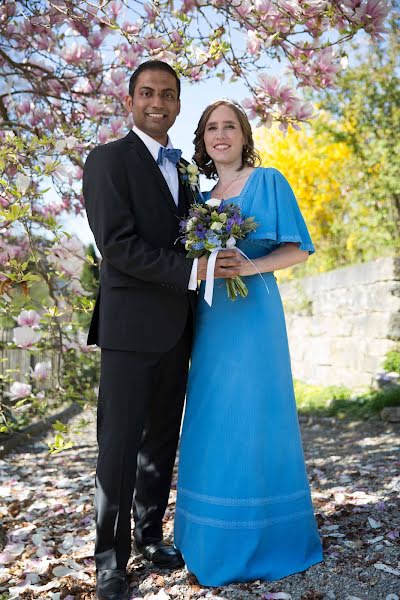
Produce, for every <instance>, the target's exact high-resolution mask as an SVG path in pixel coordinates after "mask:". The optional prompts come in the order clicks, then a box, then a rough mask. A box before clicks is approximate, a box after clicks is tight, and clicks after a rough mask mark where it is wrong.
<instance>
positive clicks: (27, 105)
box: [16, 100, 33, 115]
mask: <svg viewBox="0 0 400 600" xmlns="http://www.w3.org/2000/svg"><path fill="white" fill-rule="evenodd" d="M32 108H33V103H31V102H30V101H29V100H24V101H23V102H20V103H19V104H17V106H16V111H17V113H18V114H20V115H24V114H29V113H30V111H31V110H32Z"/></svg>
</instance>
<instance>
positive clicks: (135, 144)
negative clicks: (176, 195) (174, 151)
mask: <svg viewBox="0 0 400 600" xmlns="http://www.w3.org/2000/svg"><path fill="white" fill-rule="evenodd" d="M126 140H127V141H128V142H129V144H130V147H131V148H132V150H134V151H135V153H136V155H137V156H138V157H139V158H140V160H141V161H142V163H143V169H145V170H147V171H149V177H150V181H155V182H156V183H157V185H158V186H159V188H160V191H161V192H162V195H163V196H164V198H165V199H166V201H167V202H168V206H169V207H170V208H171V210H172V211H173V212H174V213H175V214H178V208H177V206H176V204H175V201H174V199H173V197H172V194H171V191H170V189H169V187H168V184H167V182H166V181H165V178H164V175H163V174H162V173H161V171H160V168H159V166H158V165H157V163H156V161H155V160H154V158H153V157H152V155H151V153H150V152H149V150H148V149H147V146H146V144H144V143H143V142H142V140H141V139H140V137H139V136H137V135H136V134H135V133H134V132H133V131H130V132H129V133H128V135H127V136H126Z"/></svg>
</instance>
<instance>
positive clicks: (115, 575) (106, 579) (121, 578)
mask: <svg viewBox="0 0 400 600" xmlns="http://www.w3.org/2000/svg"><path fill="white" fill-rule="evenodd" d="M130 596H131V593H130V590H129V586H128V578H127V575H126V572H125V571H123V570H122V569H104V570H101V571H97V582H96V598H97V600H129V598H130Z"/></svg>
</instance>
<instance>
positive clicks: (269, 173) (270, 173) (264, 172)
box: [257, 167, 286, 179]
mask: <svg viewBox="0 0 400 600" xmlns="http://www.w3.org/2000/svg"><path fill="white" fill-rule="evenodd" d="M257 171H258V172H259V175H260V176H262V177H263V178H265V179H274V178H275V179H286V177H285V176H284V175H283V173H281V172H280V171H279V170H278V169H275V167H258V169H257Z"/></svg>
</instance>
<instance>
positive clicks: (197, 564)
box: [175, 100, 322, 586]
mask: <svg viewBox="0 0 400 600" xmlns="http://www.w3.org/2000/svg"><path fill="white" fill-rule="evenodd" d="M195 149H196V152H195V157H194V158H195V162H196V163H197V165H198V166H199V168H200V170H201V171H202V172H203V173H205V174H206V175H207V176H208V177H215V178H218V181H217V184H216V186H215V188H214V190H213V191H212V197H213V198H219V199H225V200H227V199H229V200H231V201H233V202H235V203H237V204H238V205H239V206H240V208H241V210H242V213H243V214H244V216H246V217H250V216H252V217H254V218H255V221H256V222H257V223H258V224H259V227H258V228H257V230H256V231H255V232H253V233H251V234H250V235H249V236H248V237H247V238H246V240H244V241H242V242H240V243H239V244H238V246H239V247H240V249H241V250H242V251H243V252H244V253H245V254H246V255H247V256H248V257H249V258H251V262H249V261H248V260H246V259H245V258H244V257H242V258H241V261H242V263H241V275H242V276H244V277H245V283H246V285H247V287H248V290H249V294H248V296H247V297H246V298H240V297H239V298H238V299H237V300H236V301H235V302H232V301H231V300H229V299H228V297H227V293H226V288H225V282H224V281H223V280H216V282H215V287H214V297H213V302H212V306H211V307H210V306H209V305H208V304H207V303H206V302H205V301H204V299H203V295H204V289H203V286H204V284H202V287H201V288H200V297H199V304H198V309H197V314H196V319H195V337H194V347H193V353H192V362H191V370H190V374H189V383H188V394H187V403H186V411H185V418H184V423H183V429H182V436H181V442H180V461H179V473H178V488H177V503H176V516H175V545H176V546H177V547H178V548H179V550H180V551H181V552H182V555H183V557H184V560H185V562H186V565H187V568H188V570H189V571H190V572H191V573H193V574H194V575H195V576H196V577H197V579H198V580H199V582H200V583H201V584H202V585H206V586H221V585H224V584H228V583H232V582H243V581H252V580H256V579H262V580H267V581H273V580H276V579H280V578H282V577H285V576H286V575H290V574H292V573H297V572H299V571H304V570H305V569H307V568H308V567H310V566H311V565H313V564H315V563H318V562H320V561H321V560H322V549H321V543H320V539H319V536H318V531H317V527H316V523H315V518H314V512H313V507H312V503H311V497H310V490H309V484H308V480H307V474H306V469H305V463H304V456H303V450H302V445H301V437H300V431H299V425H298V418H297V412H296V405H295V398H294V392H293V381H292V373H291V367H290V357H289V349H288V342H287V335H286V326H285V319H284V314H283V309H282V303H281V298H280V295H279V291H278V287H277V285H276V280H275V277H274V274H273V272H274V271H276V270H278V269H285V268H287V267H290V266H292V265H294V264H296V263H299V262H303V261H305V260H306V259H307V258H308V256H309V254H310V253H312V252H314V246H313V244H312V242H311V239H310V236H309V234H308V231H307V228H306V225H305V223H304V220H303V217H302V215H301V213H300V210H299V208H298V205H297V203H296V200H295V197H294V195H293V192H292V190H291V188H290V186H289V184H288V182H287V181H286V179H285V178H284V177H283V175H281V173H279V171H277V170H275V169H270V168H266V169H265V168H261V167H256V166H255V165H256V164H257V153H256V152H255V150H254V143H253V138H252V133H251V127H250V124H249V122H248V119H247V116H246V114H245V112H244V110H243V109H242V108H241V107H240V106H239V105H237V104H236V103H234V102H232V101H230V100H219V101H217V102H215V103H213V104H212V105H210V106H209V107H208V108H207V109H206V110H205V111H204V113H203V115H202V117H201V119H200V121H199V125H198V128H197V130H196V138H195ZM209 197H210V194H208V195H206V198H205V199H208V198H209ZM252 263H253V264H252ZM254 265H255V266H256V268H257V270H258V272H259V273H262V276H260V274H259V273H257V272H256V271H255V269H254ZM263 280H264V281H263ZM265 284H266V285H265ZM266 286H267V287H268V290H267V288H266Z"/></svg>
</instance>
